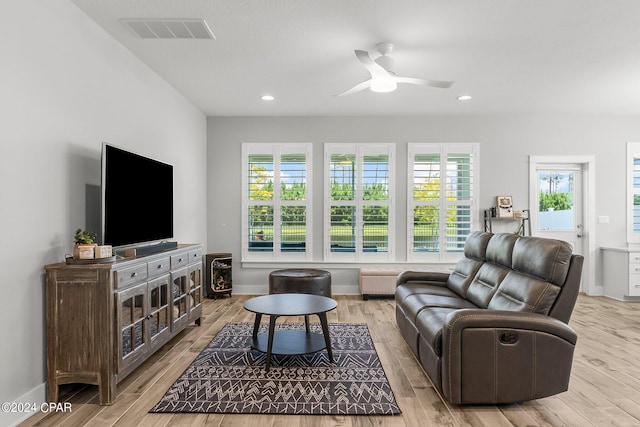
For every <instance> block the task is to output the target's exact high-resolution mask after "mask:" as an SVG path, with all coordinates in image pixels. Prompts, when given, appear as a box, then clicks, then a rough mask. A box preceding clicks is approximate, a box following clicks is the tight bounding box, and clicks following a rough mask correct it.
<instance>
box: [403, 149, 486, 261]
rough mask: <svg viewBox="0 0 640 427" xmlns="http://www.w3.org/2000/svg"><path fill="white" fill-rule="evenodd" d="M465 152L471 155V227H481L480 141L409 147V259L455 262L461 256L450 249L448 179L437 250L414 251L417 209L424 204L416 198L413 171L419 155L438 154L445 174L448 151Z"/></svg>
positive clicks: (442, 194) (442, 191) (442, 183)
mask: <svg viewBox="0 0 640 427" xmlns="http://www.w3.org/2000/svg"><path fill="white" fill-rule="evenodd" d="M452 153H453V154H458V153H466V154H470V155H471V158H472V165H473V170H472V180H473V181H472V191H471V194H472V195H471V200H470V201H469V202H468V203H466V202H465V203H461V204H462V205H463V206H466V205H469V207H470V209H471V224H470V230H471V231H474V230H478V212H479V211H478V200H479V176H480V144H478V143H409V144H408V146H407V167H406V170H407V261H408V262H455V261H457V260H458V259H460V257H461V255H462V254H461V253H458V252H447V248H446V244H447V235H446V226H447V224H446V215H442V212H446V210H447V204H448V201H447V197H446V179H441V180H440V200H439V202H438V205H439V210H440V213H441V215H440V217H439V218H440V219H439V224H438V227H439V233H438V235H439V241H438V251H437V252H414V250H413V247H414V221H413V212H414V208H415V207H416V206H418V205H420V204H421V203H417V202H416V201H414V199H413V178H414V177H413V170H414V166H413V163H414V159H415V156H416V155H417V154H439V155H440V167H441V171H445V173H446V162H447V156H448V154H452Z"/></svg>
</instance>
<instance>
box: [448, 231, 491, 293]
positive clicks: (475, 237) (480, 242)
mask: <svg viewBox="0 0 640 427" xmlns="http://www.w3.org/2000/svg"><path fill="white" fill-rule="evenodd" d="M491 236H492V234H491V233H485V232H480V231H473V232H471V233H469V236H467V240H466V241H465V243H464V257H463V258H462V259H461V260H460V261H458V263H457V264H456V266H455V267H454V269H453V272H452V273H451V274H450V275H449V279H448V280H447V287H448V288H449V289H451V290H452V291H453V292H455V293H456V294H458V295H460V296H461V297H462V298H465V297H466V294H467V289H468V288H469V284H470V283H471V280H473V277H474V276H475V275H476V273H477V272H478V269H479V268H480V266H481V265H482V264H483V263H484V262H485V260H486V254H487V245H488V243H489V240H490V239H491Z"/></svg>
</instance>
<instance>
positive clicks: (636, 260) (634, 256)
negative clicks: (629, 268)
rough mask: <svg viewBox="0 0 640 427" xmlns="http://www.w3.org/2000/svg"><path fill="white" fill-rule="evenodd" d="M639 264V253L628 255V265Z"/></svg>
mask: <svg viewBox="0 0 640 427" xmlns="http://www.w3.org/2000/svg"><path fill="white" fill-rule="evenodd" d="M634 263H639V264H640V253H637V252H632V253H630V254H629V264H634Z"/></svg>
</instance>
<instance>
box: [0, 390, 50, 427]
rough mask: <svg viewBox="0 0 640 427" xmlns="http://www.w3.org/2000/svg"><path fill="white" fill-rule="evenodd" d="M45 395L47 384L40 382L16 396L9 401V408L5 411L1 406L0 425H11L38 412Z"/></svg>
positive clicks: (44, 400) (11, 426)
mask: <svg viewBox="0 0 640 427" xmlns="http://www.w3.org/2000/svg"><path fill="white" fill-rule="evenodd" d="M46 396H47V384H46V383H42V384H40V385H39V386H37V387H36V388H34V389H32V390H31V391H29V392H27V393H25V394H23V395H22V396H20V397H18V398H17V399H15V400H14V401H13V402H9V403H8V404H9V409H10V410H9V411H6V410H4V408H3V410H2V411H0V426H10V427H13V426H16V425H18V424H20V423H21V422H23V421H24V420H26V419H27V418H29V417H31V416H33V415H35V414H37V413H38V412H40V408H41V406H42V404H43V403H45V402H46ZM31 408H36V411H35V412H33V411H31ZM27 409H28V410H27Z"/></svg>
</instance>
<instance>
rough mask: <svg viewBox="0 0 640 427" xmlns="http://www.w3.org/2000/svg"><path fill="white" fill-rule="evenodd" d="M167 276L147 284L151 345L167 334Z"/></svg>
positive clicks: (168, 305)
mask: <svg viewBox="0 0 640 427" xmlns="http://www.w3.org/2000/svg"><path fill="white" fill-rule="evenodd" d="M169 282H170V279H169V276H168V275H167V276H164V277H160V278H158V279H155V280H153V281H151V282H149V315H148V318H149V322H148V323H149V337H150V340H151V343H154V342H155V341H157V338H158V337H160V336H162V335H165V334H168V333H169V322H170V319H169V307H170V304H169V298H168V296H169Z"/></svg>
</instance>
